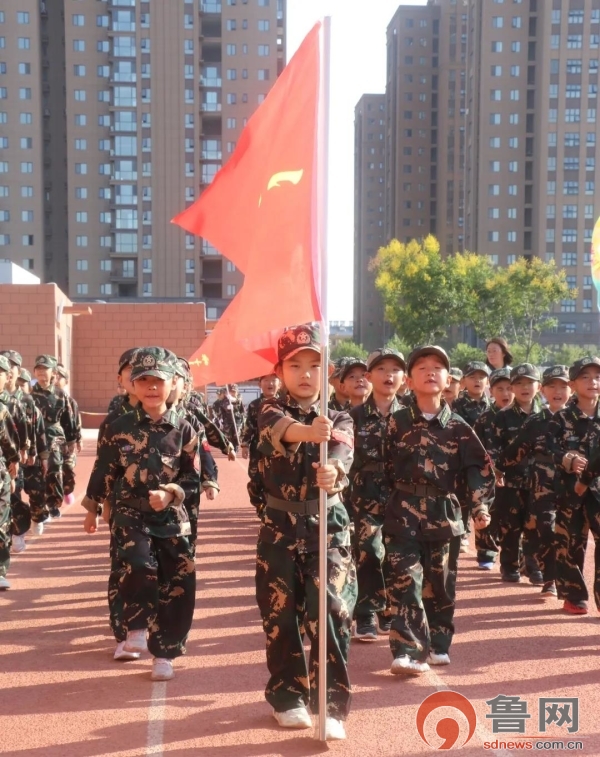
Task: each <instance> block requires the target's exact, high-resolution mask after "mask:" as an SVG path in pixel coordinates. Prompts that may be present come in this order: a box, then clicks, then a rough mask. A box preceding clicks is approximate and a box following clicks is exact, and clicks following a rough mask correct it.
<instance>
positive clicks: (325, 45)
mask: <svg viewBox="0 0 600 757" xmlns="http://www.w3.org/2000/svg"><path fill="white" fill-rule="evenodd" d="M321 53H322V54H321V71H322V74H321V92H320V103H319V105H320V108H319V112H320V119H321V121H320V124H321V128H322V132H321V139H322V142H321V144H320V147H321V148H322V151H321V155H320V156H319V160H320V183H319V188H320V195H319V196H318V199H317V202H318V203H319V214H320V226H319V242H320V256H321V343H322V345H323V347H322V351H321V414H322V415H327V406H328V399H329V321H328V317H327V200H328V195H327V192H328V174H329V165H328V160H329V75H330V65H329V63H330V54H331V17H330V16H326V17H325V18H324V19H323V33H322V47H321ZM327 447H328V445H327V442H323V443H322V444H321V445H320V462H321V465H326V464H327V459H328V450H327ZM327 575H328V571H327V492H325V491H323V489H321V490H319V626H318V642H319V681H318V687H319V725H318V740H319V741H326V736H325V725H326V719H327V625H328V624H327V621H328V609H327Z"/></svg>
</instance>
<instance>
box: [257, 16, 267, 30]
mask: <svg viewBox="0 0 600 757" xmlns="http://www.w3.org/2000/svg"><path fill="white" fill-rule="evenodd" d="M269 29H270V22H269V21H268V20H267V19H259V20H258V31H259V32H268V31H269Z"/></svg>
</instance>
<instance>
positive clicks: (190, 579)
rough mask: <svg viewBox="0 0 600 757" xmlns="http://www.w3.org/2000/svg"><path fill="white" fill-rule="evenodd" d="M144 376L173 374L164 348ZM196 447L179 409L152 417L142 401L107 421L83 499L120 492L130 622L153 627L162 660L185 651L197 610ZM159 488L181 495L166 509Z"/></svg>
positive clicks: (114, 533) (93, 506)
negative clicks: (192, 534) (158, 501)
mask: <svg viewBox="0 0 600 757" xmlns="http://www.w3.org/2000/svg"><path fill="white" fill-rule="evenodd" d="M168 354H169V355H170V354H171V353H168ZM143 375H157V376H158V377H159V378H169V377H171V376H172V375H173V369H172V364H171V363H170V362H168V361H167V358H166V351H165V350H162V349H160V348H146V349H143V350H139V351H138V352H137V353H136V356H135V358H134V359H133V360H132V374H131V377H132V380H136V378H140V377H141V376H143ZM197 446H198V440H197V435H196V433H195V432H194V430H193V429H192V427H191V426H190V425H189V423H187V421H185V420H183V419H181V418H180V417H179V416H178V415H177V413H176V412H175V411H174V410H168V411H167V412H166V413H165V414H164V415H163V416H162V418H161V419H160V420H158V421H153V420H151V418H150V417H149V416H148V415H147V414H146V413H145V412H144V410H143V408H142V407H141V406H138V407H136V408H135V410H134V411H133V412H131V413H127V414H125V415H123V416H121V417H120V418H118V419H117V420H115V421H113V422H112V423H111V424H110V425H108V426H107V428H106V433H105V436H104V437H103V439H102V441H101V443H100V444H99V449H98V457H97V459H96V462H95V464H94V469H93V471H92V475H91V477H90V482H89V485H88V490H87V496H86V497H85V498H84V500H83V502H82V504H83V506H84V507H85V508H86V509H87V510H88V511H90V512H96V511H97V508H98V503H101V502H104V501H105V500H106V499H107V498H108V497H109V496H113V497H114V500H113V501H114V505H113V506H114V514H113V513H111V538H112V539H113V540H114V542H115V544H116V549H117V553H118V558H119V560H121V561H122V562H123V563H124V564H127V570H126V571H125V572H124V574H123V576H122V577H121V581H120V586H119V593H120V596H121V599H122V601H123V608H122V618H123V626H124V628H125V629H126V630H127V631H133V630H137V629H145V628H148V649H149V650H150V652H151V653H152V654H153V655H154V656H155V657H160V658H169V659H173V658H175V657H179V656H180V655H182V654H184V653H185V641H186V639H187V635H188V633H189V629H190V627H191V623H192V617H193V613H194V601H195V587H196V572H195V564H194V556H193V550H192V546H191V544H190V539H189V531H190V529H189V520H188V516H187V513H186V510H188V511H189V510H193V509H194V508H197V507H198V498H199V487H200V476H199V472H198V465H197ZM155 489H163V490H165V491H169V492H171V493H172V494H173V495H174V497H175V499H174V501H173V503H172V504H171V505H169V506H168V507H167V508H165V509H164V510H162V511H155V510H153V509H152V508H151V507H150V504H149V501H148V498H149V493H150V490H155Z"/></svg>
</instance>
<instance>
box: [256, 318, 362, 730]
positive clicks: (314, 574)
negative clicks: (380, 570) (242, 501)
mask: <svg viewBox="0 0 600 757" xmlns="http://www.w3.org/2000/svg"><path fill="white" fill-rule="evenodd" d="M306 328H308V327H306ZM293 331H296V330H293ZM284 337H285V334H284ZM284 337H282V339H283V338H284ZM319 413H320V409H319V405H318V404H315V405H312V406H311V407H310V409H309V410H307V411H304V410H303V409H302V408H301V407H300V406H299V405H298V403H297V402H296V401H295V400H294V399H293V398H292V397H289V396H288V398H287V399H286V400H285V401H284V400H278V399H269V400H266V401H265V402H264V403H263V404H262V406H261V409H260V413H259V416H258V428H259V444H258V450H259V452H260V453H261V455H263V457H262V459H261V463H262V466H263V471H264V474H263V475H264V486H265V494H266V498H267V505H266V507H265V511H264V515H263V522H262V525H261V528H260V531H259V535H258V545H257V565H256V599H257V602H258V606H259V609H260V613H261V616H262V621H263V628H264V630H265V633H266V635H267V666H268V668H269V673H270V678H269V682H268V684H267V687H266V690H265V696H266V699H267V701H268V702H269V704H271V705H272V707H273V708H274V709H275V710H276V711H277V712H284V711H286V710H289V709H292V708H294V707H302V706H306V705H307V704H308V702H309V700H310V705H311V707H312V709H313V711H315V712H316V709H317V707H318V643H317V633H318V628H317V624H318V593H319V587H318V575H319V547H318V541H319V518H318V499H319V489H318V488H317V486H316V483H315V481H316V478H315V471H314V469H313V468H312V463H314V462H318V461H319V445H318V444H312V443H308V442H307V443H303V444H289V443H285V442H283V441H282V435H283V434H284V433H285V431H286V430H287V428H288V427H289V426H290V425H291V424H292V423H293V422H294V421H297V422H299V423H303V424H305V425H310V424H311V423H312V422H313V420H314V419H315V418H316V417H317V416H318V415H319ZM328 416H329V418H330V419H331V420H332V421H333V432H332V438H331V441H330V442H329V459H330V463H332V464H335V465H336V467H337V468H338V470H339V477H338V485H339V490H340V491H341V490H342V489H343V488H344V487H345V486H346V485H347V482H348V480H347V477H346V475H347V473H348V471H349V470H350V465H351V463H352V446H353V438H352V421H351V419H350V416H349V415H348V414H347V413H337V412H334V411H331V410H330V411H328ZM329 502H330V505H329V507H328V515H327V539H328V550H327V570H328V585H327V605H328V613H327V650H328V670H327V673H328V703H327V708H328V715H329V716H331V717H334V718H337V719H340V720H345V719H346V717H347V715H348V711H349V708H350V699H351V693H350V680H349V678H348V670H347V661H348V649H349V645H350V629H351V624H352V614H353V611H354V604H355V601H356V571H355V567H354V563H353V561H352V553H351V546H350V528H349V526H350V521H349V518H348V514H347V512H346V509H345V507H344V505H343V504H342V503H341V501H340V499H339V494H334V495H333V496H330V499H329ZM303 511H304V512H303ZM306 512H308V513H309V514H304V513H306ZM303 622H304V623H305V627H306V632H307V634H308V637H309V638H310V640H311V651H310V660H309V667H308V671H307V667H306V659H305V656H304V647H303V643H302V634H301V631H300V628H301V626H302V624H303Z"/></svg>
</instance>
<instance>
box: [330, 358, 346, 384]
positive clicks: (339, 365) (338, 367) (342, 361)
mask: <svg viewBox="0 0 600 757" xmlns="http://www.w3.org/2000/svg"><path fill="white" fill-rule="evenodd" d="M351 359H352V358H350V357H340V358H338V359H337V360H336V361H335V363H334V364H333V365H334V368H333V373H332V374H331V376H330V377H329V378H333V379H334V378H338V379H339V377H340V373H341V372H342V369H343V368H344V366H345V365H346V363H347V362H348V360H351Z"/></svg>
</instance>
